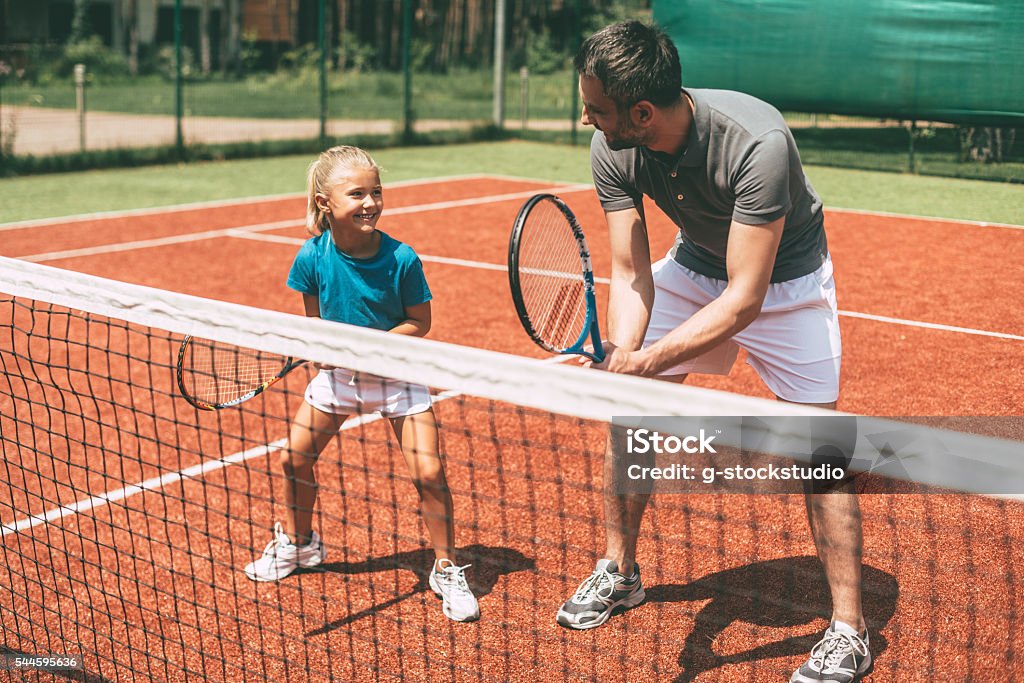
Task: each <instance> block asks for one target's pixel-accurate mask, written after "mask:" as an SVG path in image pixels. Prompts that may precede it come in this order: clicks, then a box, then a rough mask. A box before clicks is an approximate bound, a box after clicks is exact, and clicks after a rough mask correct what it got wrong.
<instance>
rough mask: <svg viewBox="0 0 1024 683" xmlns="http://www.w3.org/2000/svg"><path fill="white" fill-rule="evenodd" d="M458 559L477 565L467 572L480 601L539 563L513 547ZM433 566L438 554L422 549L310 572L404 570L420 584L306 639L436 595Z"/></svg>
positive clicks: (464, 552)
mask: <svg viewBox="0 0 1024 683" xmlns="http://www.w3.org/2000/svg"><path fill="white" fill-rule="evenodd" d="M458 559H459V564H460V565H466V564H472V565H473V568H472V569H471V570H469V571H468V572H467V574H466V577H467V579H468V580H469V587H470V588H472V589H473V594H474V595H476V597H477V599H480V598H482V597H483V596H485V595H488V594H490V592H491V591H492V590H494V586H495V584H497V582H498V579H499V578H500V577H501V576H502V575H504V574H512V573H515V572H521V571H532V570H533V569H534V568H535V563H534V561H533V560H532V559H530V558H528V557H526V556H525V555H523V554H522V553H520V552H519V551H517V550H512V549H511V548H496V547H491V546H484V545H470V546H466V547H465V548H459V549H458ZM433 563H434V551H433V550H431V549H430V548H420V549H418V550H410V551H407V552H403V553H396V554H392V555H384V556H382V557H371V558H370V559H368V560H365V561H363V562H327V563H324V564H322V565H320V566H319V567H317V568H316V569H315V570H308V571H317V572H333V573H338V574H373V573H376V572H390V571H394V570H395V569H404V570H408V571H410V572H413V573H414V574H416V579H417V580H416V585H414V586H413V587H412V588H411V589H410V590H408V591H407V592H405V593H403V594H401V595H396V596H394V597H392V598H390V599H388V600H385V601H384V602H381V603H379V604H376V605H374V606H372V607H369V608H367V609H364V610H360V611H359V612H354V613H352V614H349V615H347V616H345V617H342V618H341V619H338V620H336V621H332V622H331V623H329V624H324V625H323V626H321V627H320V628H318V629H314V630H312V631H309V632H308V633H306V637H310V636H319V635H324V634H326V633H330V632H331V631H333V630H335V629H338V628H343V627H345V626H347V625H349V624H351V623H353V622H356V621H358V620H360V619H363V618H365V617H368V616H371V615H373V614H374V613H376V612H379V611H380V610H384V609H387V608H389V607H393V606H394V605H397V604H398V603H400V602H402V601H403V600H408V599H409V598H411V597H413V596H415V595H417V594H419V593H430V592H432V591H431V589H430V584H429V583H428V579H429V576H430V569H431V567H432V566H433Z"/></svg>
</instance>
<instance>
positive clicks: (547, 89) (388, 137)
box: [0, 0, 1024, 181]
mask: <svg viewBox="0 0 1024 683" xmlns="http://www.w3.org/2000/svg"><path fill="white" fill-rule="evenodd" d="M0 6H2V11H3V13H4V15H3V17H2V18H3V22H0V24H2V28H0V159H2V160H3V161H4V162H5V164H6V165H7V166H8V169H9V170H10V169H11V168H13V169H14V170H15V171H18V170H21V171H26V170H27V171H32V170H59V169H61V168H73V167H88V166H98V165H110V164H117V163H142V162H146V161H151V160H155V161H159V160H170V159H174V158H185V159H188V158H195V157H197V156H199V157H220V156H240V155H260V154H276V153H285V152H290V151H291V152H299V151H302V152H307V151H311V150H313V149H315V148H316V147H318V146H319V145H321V144H323V143H325V142H327V141H335V140H346V141H352V142H357V143H359V144H375V143H376V144H389V143H394V142H402V141H406V142H414V141H422V140H428V141H429V140H431V139H433V140H439V141H444V140H460V139H461V140H467V139H473V138H481V137H494V136H499V135H500V136H521V137H527V138H532V139H542V140H553V141H562V142H570V141H571V142H578V143H585V142H586V141H587V140H589V132H588V131H585V130H583V129H582V128H580V127H579V124H578V120H577V118H578V109H579V105H578V103H577V95H576V86H575V82H576V79H575V74H574V73H573V71H572V69H571V58H572V55H573V54H574V52H575V49H576V46H577V45H578V43H579V40H580V39H581V38H582V37H583V36H585V35H588V34H589V33H590V32H592V31H593V30H595V29H596V28H599V27H600V26H602V25H605V24H606V23H609V22H611V21H614V20H618V19H622V18H627V17H640V18H650V17H651V16H652V11H651V2H650V0H561V1H555V2H551V3H531V2H526V1H525V0H374V1H373V2H369V0H154V1H153V2H141V1H140V0H39V1H38V2H13V1H8V0H3V2H2V3H0ZM654 16H655V17H657V16H658V12H657V11H655V12H654ZM499 17H503V18H504V22H503V25H499V22H498V21H497V20H498V18H499ZM496 63H497V64H500V67H499V68H498V69H496V68H495V64H496ZM684 66H685V65H684ZM686 73H687V71H686V69H685V68H684V74H686ZM766 99H770V98H766ZM786 116H787V120H788V121H789V122H790V125H791V127H792V128H793V130H794V132H795V134H796V136H797V139H798V141H799V143H800V147H801V152H802V154H803V157H804V160H805V162H806V163H808V164H824V165H833V166H846V167H854V168H866V169H877V170H887V171H899V172H917V173H929V174H940V175H952V176H964V177H975V178H991V179H998V180H1011V181H1024V135H1022V134H1019V133H1022V132H1024V131H1020V130H1018V129H1013V128H997V127H984V126H971V127H965V126H954V125H951V124H946V123H939V122H926V121H916V122H915V121H908V120H896V119H892V120H890V119H869V118H857V117H847V116H838V115H834V114H827V113H817V114H808V113H787V114H786ZM30 157H31V158H32V159H34V160H35V161H34V163H28V162H27V160H28V159H29V158H30ZM47 160H49V161H47ZM12 161H17V162H18V163H13V164H12V163H11V162H12ZM61 161H63V163H61Z"/></svg>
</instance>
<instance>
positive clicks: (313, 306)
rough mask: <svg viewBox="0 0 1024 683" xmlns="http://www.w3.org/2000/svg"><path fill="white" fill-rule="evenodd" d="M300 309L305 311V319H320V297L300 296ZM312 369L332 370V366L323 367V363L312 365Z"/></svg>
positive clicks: (313, 295)
mask: <svg viewBox="0 0 1024 683" xmlns="http://www.w3.org/2000/svg"><path fill="white" fill-rule="evenodd" d="M302 307H303V308H305V309H306V317H307V318H319V317H320V297H318V296H316V295H315V294H303V295H302ZM313 367H314V368H316V369H317V370H333V369H334V366H333V365H324V364H323V363H313Z"/></svg>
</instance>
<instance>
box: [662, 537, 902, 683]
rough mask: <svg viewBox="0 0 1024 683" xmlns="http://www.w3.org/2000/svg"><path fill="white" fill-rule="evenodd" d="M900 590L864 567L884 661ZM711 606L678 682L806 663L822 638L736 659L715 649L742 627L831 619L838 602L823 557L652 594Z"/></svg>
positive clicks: (874, 645)
mask: <svg viewBox="0 0 1024 683" xmlns="http://www.w3.org/2000/svg"><path fill="white" fill-rule="evenodd" d="M898 596H899V586H898V585H897V583H896V579H895V578H894V577H893V576H892V575H891V574H888V573H886V572H883V571H881V570H878V569H875V568H874V567H869V566H866V565H865V566H864V574H863V601H864V618H865V619H866V620H867V623H868V628H869V629H870V634H871V654H872V656H873V657H875V658H877V657H878V655H880V654H881V653H882V652H884V651H885V649H886V647H888V642H887V641H886V640H885V638H884V637H882V635H881V634H880V630H881V629H882V628H884V627H885V625H886V624H888V623H889V620H890V619H891V618H892V616H893V614H894V613H895V611H896V600H897V597H898ZM696 600H710V602H709V603H708V604H706V605H705V606H704V607H703V608H701V610H700V611H699V612H698V613H697V615H696V617H695V623H694V626H693V631H692V632H691V633H690V635H689V636H687V638H686V643H685V645H684V647H683V651H682V652H681V653H679V665H680V667H682V673H680V674H679V675H678V676H677V677H676V679H675V683H689V682H690V681H693V680H694V679H696V678H697V677H698V676H700V675H701V674H702V673H704V672H706V671H711V670H713V669H717V668H718V667H721V666H724V665H726V664H737V663H743V662H755V661H759V660H762V659H774V658H777V657H795V656H797V655H801V656H806V655H807V654H808V653H809V652H810V651H811V648H812V647H814V644H815V643H817V642H818V640H819V638H820V637H821V633H817V632H816V633H813V634H811V635H806V636H794V637H791V638H785V639H783V640H779V641H776V642H773V643H768V644H765V645H758V646H757V647H754V648H751V649H749V650H745V651H743V652H736V653H734V654H729V655H719V654H716V653H715V652H714V651H713V649H712V647H713V644H714V642H715V640H716V639H717V637H718V636H719V634H721V633H722V632H724V631H725V630H726V629H727V628H728V627H729V626H730V625H732V624H733V623H734V622H742V623H746V624H753V625H755V626H765V627H770V628H791V627H796V626H800V625H803V624H808V625H810V624H812V623H813V622H814V621H815V619H817V618H818V617H821V618H824V619H826V620H828V619H829V618H830V617H831V614H832V601H831V597H830V594H829V590H828V584H827V583H826V582H825V574H824V571H823V570H822V567H821V563H820V562H819V561H818V559H817V558H816V557H789V558H785V559H780V560H770V561H767V562H757V563H754V564H749V565H745V566H743V567H738V568H736V569H728V570H726V571H721V572H716V573H714V574H710V575H708V576H705V577H703V578H701V579H698V580H697V581H694V582H692V583H688V584H685V585H662V586H653V587H651V588H648V589H647V600H646V601H645V602H646V603H657V602H665V603H676V602H686V601H696Z"/></svg>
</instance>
